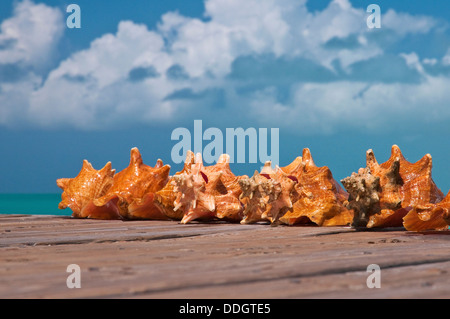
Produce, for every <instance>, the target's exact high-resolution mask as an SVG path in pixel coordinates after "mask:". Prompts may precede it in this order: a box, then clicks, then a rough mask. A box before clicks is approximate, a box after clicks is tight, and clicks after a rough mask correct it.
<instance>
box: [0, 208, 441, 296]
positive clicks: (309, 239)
mask: <svg viewBox="0 0 450 319" xmlns="http://www.w3.org/2000/svg"><path fill="white" fill-rule="evenodd" d="M449 234H450V232H430V233H413V232H407V231H405V230H403V229H387V230H379V231H364V232H363V231H355V230H354V229H352V228H350V227H315V226H277V227H271V226H270V225H267V224H254V225H240V224H231V223H221V222H211V223H196V222H194V223H191V224H187V225H181V224H179V222H177V221H150V220H148V221H119V220H109V221H104V220H90V219H73V218H71V217H67V216H38V215H0V298H153V299H155V298H165V299H166V298H167V299H172V298H183V299H184V298H188V299H197V298H206V299H209V298H215V299H222V298H233V299H241V298H242V299H248V298H251V299H259V298H270V299H279V298H283V299H287V298H450V236H449ZM71 264H76V265H78V266H79V269H80V272H79V279H80V280H79V282H80V284H81V288H68V285H67V279H68V277H69V276H71V275H72V273H71V272H68V271H67V267H68V266H69V265H71ZM372 264H376V265H378V266H379V267H380V272H379V275H380V276H379V283H380V284H381V286H380V288H376V287H375V288H369V287H368V284H367V280H368V277H369V276H371V275H374V274H373V273H372V272H368V271H367V268H368V266H369V265H372Z"/></svg>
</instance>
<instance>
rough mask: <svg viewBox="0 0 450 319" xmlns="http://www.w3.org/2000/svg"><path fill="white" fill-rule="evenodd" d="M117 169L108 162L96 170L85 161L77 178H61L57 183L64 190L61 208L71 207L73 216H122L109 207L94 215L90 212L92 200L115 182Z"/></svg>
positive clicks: (101, 194)
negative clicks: (112, 167)
mask: <svg viewBox="0 0 450 319" xmlns="http://www.w3.org/2000/svg"><path fill="white" fill-rule="evenodd" d="M114 173H115V170H114V169H111V162H108V163H107V164H106V165H105V167H103V168H102V169H101V170H95V169H94V168H93V167H92V165H91V163H89V162H88V161H87V160H84V161H83V166H82V168H81V171H80V173H79V174H78V175H77V176H76V177H75V178H60V179H58V180H56V184H57V185H58V187H59V188H61V189H62V190H63V193H62V195H61V199H62V200H61V202H60V203H59V205H58V208H59V209H65V208H67V207H69V208H70V209H71V210H72V212H73V214H72V216H73V217H77V218H86V217H88V218H98V219H117V218H120V216H119V214H118V212H117V211H115V210H114V209H111V208H110V207H107V208H105V209H103V210H97V211H96V213H95V214H94V215H92V214H91V212H90V207H91V206H92V200H94V199H96V198H99V197H101V196H103V195H105V194H106V192H107V191H108V190H109V189H110V188H111V186H112V184H113V180H114V178H113V176H114Z"/></svg>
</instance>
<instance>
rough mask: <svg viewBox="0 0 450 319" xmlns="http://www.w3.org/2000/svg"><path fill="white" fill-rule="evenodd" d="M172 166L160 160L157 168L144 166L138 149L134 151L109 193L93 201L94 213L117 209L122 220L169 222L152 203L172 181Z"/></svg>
mask: <svg viewBox="0 0 450 319" xmlns="http://www.w3.org/2000/svg"><path fill="white" fill-rule="evenodd" d="M169 171H170V166H169V165H163V163H162V161H161V160H158V161H157V163H156V165H155V167H151V166H148V165H146V164H144V163H143V161H142V156H141V153H140V152H139V150H138V149H137V148H136V147H134V148H133V149H131V154H130V164H129V165H128V167H127V168H125V169H124V170H122V171H120V172H119V173H117V174H116V175H115V176H114V183H113V185H112V187H111V188H110V189H109V190H108V192H107V193H106V194H105V195H104V196H102V197H100V198H97V199H95V200H93V204H94V206H96V208H92V210H93V211H95V210H96V209H101V208H103V207H104V206H108V205H109V206H115V207H116V209H117V210H118V212H119V214H120V216H121V218H123V219H167V217H166V216H165V215H164V214H163V213H161V211H160V210H159V208H158V207H157V206H156V205H155V204H154V203H153V199H154V198H153V197H154V193H156V192H157V191H159V190H160V189H162V188H163V187H164V186H165V185H166V184H167V182H168V180H169Z"/></svg>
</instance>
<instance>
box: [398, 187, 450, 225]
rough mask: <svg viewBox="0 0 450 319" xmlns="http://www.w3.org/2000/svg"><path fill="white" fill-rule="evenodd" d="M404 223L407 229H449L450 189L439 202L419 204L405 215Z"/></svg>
mask: <svg viewBox="0 0 450 319" xmlns="http://www.w3.org/2000/svg"><path fill="white" fill-rule="evenodd" d="M403 225H404V226H405V228H406V230H410V231H426V230H449V225H450V191H449V192H448V193H447V196H445V198H444V199H443V200H442V201H441V202H439V203H437V204H432V203H430V204H425V205H417V206H415V207H414V208H412V209H411V210H410V211H409V212H408V213H407V214H406V216H405V217H403Z"/></svg>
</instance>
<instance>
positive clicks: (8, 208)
mask: <svg viewBox="0 0 450 319" xmlns="http://www.w3.org/2000/svg"><path fill="white" fill-rule="evenodd" d="M60 201H61V194H0V214H27V215H28V214H29V215H59V216H62V215H69V216H70V215H72V211H71V210H70V209H68V208H67V209H64V210H61V209H58V203H59V202H60Z"/></svg>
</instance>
